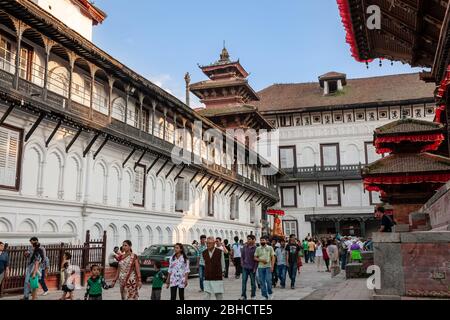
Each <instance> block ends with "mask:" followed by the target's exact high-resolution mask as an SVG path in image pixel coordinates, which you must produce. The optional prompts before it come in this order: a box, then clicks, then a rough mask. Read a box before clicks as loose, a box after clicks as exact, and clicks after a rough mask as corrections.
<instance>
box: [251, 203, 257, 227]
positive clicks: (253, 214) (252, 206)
mask: <svg viewBox="0 0 450 320" xmlns="http://www.w3.org/2000/svg"><path fill="white" fill-rule="evenodd" d="M255 219H256V205H255V202H254V201H250V223H255Z"/></svg>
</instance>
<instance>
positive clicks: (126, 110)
mask: <svg viewBox="0 0 450 320" xmlns="http://www.w3.org/2000/svg"><path fill="white" fill-rule="evenodd" d="M125 90H126V91H127V97H126V100H125V121H124V122H125V123H127V121H128V102H129V101H130V88H129V87H128V88H126V89H125Z"/></svg>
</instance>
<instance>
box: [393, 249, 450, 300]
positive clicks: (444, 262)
mask: <svg viewBox="0 0 450 320" xmlns="http://www.w3.org/2000/svg"><path fill="white" fill-rule="evenodd" d="M401 254H402V258H403V259H402V260H403V271H404V273H403V274H404V277H405V279H404V281H405V292H406V295H407V296H414V297H441V298H444V297H445V298H450V243H402V245H401Z"/></svg>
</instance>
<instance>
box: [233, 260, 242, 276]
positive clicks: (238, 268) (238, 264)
mask: <svg viewBox="0 0 450 320" xmlns="http://www.w3.org/2000/svg"><path fill="white" fill-rule="evenodd" d="M233 263H234V266H235V267H236V274H235V275H236V277H239V276H240V275H241V273H242V265H241V258H234V259H233Z"/></svg>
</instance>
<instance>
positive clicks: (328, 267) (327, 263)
mask: <svg viewBox="0 0 450 320" xmlns="http://www.w3.org/2000/svg"><path fill="white" fill-rule="evenodd" d="M324 261H325V266H326V267H327V271H330V259H327V260H324Z"/></svg>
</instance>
